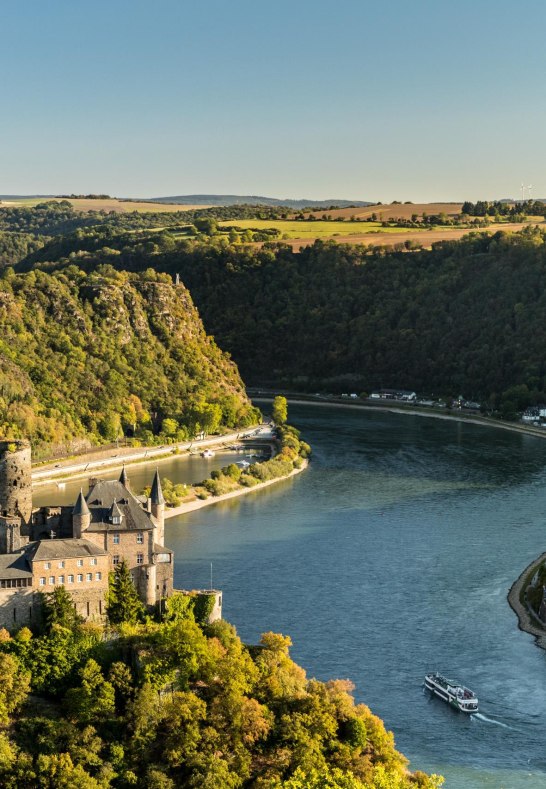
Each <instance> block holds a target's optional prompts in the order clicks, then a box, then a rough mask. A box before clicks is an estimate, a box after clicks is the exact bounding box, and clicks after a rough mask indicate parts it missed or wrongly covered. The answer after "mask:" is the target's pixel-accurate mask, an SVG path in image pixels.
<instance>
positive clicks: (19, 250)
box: [0, 231, 48, 269]
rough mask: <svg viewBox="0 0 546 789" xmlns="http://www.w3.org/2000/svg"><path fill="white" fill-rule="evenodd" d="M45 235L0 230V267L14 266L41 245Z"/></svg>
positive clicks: (45, 239)
mask: <svg viewBox="0 0 546 789" xmlns="http://www.w3.org/2000/svg"><path fill="white" fill-rule="evenodd" d="M47 240H48V238H47V236H46V237H44V236H41V237H38V236H34V235H32V234H31V233H4V232H2V231H0V269H2V268H5V267H6V266H15V265H16V264H17V263H19V261H21V260H24V259H25V258H27V257H28V256H29V255H32V254H33V253H34V252H36V251H37V250H38V249H40V248H41V247H43V245H44V243H45V242H46V241H47Z"/></svg>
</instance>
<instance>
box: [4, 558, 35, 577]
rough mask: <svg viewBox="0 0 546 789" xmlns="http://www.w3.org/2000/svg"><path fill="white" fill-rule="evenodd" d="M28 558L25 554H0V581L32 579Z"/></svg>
mask: <svg viewBox="0 0 546 789" xmlns="http://www.w3.org/2000/svg"><path fill="white" fill-rule="evenodd" d="M31 577H32V572H31V570H30V567H29V564H28V562H27V558H26V556H25V554H24V553H3V554H0V579H1V580H4V581H5V580H7V579H8V578H31Z"/></svg>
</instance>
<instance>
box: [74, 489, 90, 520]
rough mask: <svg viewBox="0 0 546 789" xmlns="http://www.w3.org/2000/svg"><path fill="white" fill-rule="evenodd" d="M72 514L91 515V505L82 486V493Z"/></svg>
mask: <svg viewBox="0 0 546 789" xmlns="http://www.w3.org/2000/svg"><path fill="white" fill-rule="evenodd" d="M72 515H89V507H88V506H87V502H86V500H85V499H84V496H83V490H82V489H81V488H80V494H79V496H78V499H77V501H76V504H75V506H74V509H73V510H72Z"/></svg>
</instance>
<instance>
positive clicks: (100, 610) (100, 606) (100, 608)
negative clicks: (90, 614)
mask: <svg viewBox="0 0 546 789" xmlns="http://www.w3.org/2000/svg"><path fill="white" fill-rule="evenodd" d="M99 614H100V615H101V616H102V600H99Z"/></svg>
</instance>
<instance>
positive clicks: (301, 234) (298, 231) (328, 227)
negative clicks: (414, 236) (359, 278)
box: [218, 219, 408, 238]
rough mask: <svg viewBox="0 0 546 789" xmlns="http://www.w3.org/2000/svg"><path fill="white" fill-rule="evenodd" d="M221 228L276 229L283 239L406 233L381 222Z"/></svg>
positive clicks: (248, 222)
mask: <svg viewBox="0 0 546 789" xmlns="http://www.w3.org/2000/svg"><path fill="white" fill-rule="evenodd" d="M218 227H219V229H221V228H223V227H237V228H241V230H246V229H247V228H249V229H250V230H265V229H267V228H276V229H277V230H278V231H279V232H280V234H281V237H284V238H328V237H330V236H357V235H358V236H360V235H362V234H364V233H406V234H407V232H408V230H407V228H402V227H381V222H358V221H353V222H351V221H350V220H349V221H337V222H336V221H332V222H328V221H323V220H320V219H319V220H312V221H310V222H307V221H304V220H300V221H295V220H290V219H237V220H230V221H228V222H219V223H218Z"/></svg>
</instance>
